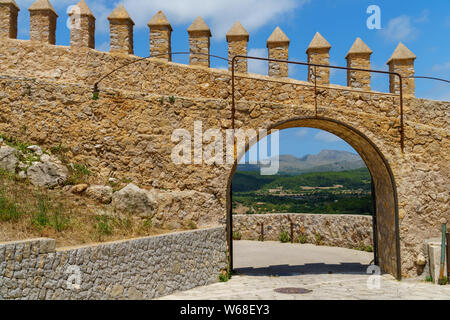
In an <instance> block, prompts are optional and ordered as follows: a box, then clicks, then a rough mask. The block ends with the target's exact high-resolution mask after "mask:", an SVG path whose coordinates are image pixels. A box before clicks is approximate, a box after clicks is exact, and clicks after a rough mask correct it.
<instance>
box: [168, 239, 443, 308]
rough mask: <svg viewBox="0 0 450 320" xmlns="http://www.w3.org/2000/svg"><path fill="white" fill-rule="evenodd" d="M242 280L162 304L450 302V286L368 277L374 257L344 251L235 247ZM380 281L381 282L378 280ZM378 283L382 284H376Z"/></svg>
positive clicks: (180, 295) (181, 294)
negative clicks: (298, 290) (296, 290)
mask: <svg viewBox="0 0 450 320" xmlns="http://www.w3.org/2000/svg"><path fill="white" fill-rule="evenodd" d="M234 254H235V255H234V261H235V268H236V271H237V272H238V275H235V276H233V277H232V279H231V280H230V281H228V282H227V283H216V284H213V285H210V286H205V287H199V288H196V289H193V290H189V291H185V292H179V293H175V294H173V295H170V296H167V297H163V298H162V299H163V300H172V299H176V300H219V299H220V300H228V299H232V300H321V299H332V300H339V299H366V300H368V299H389V300H403V299H408V300H414V299H426V300H434V299H450V286H437V285H433V284H430V283H425V282H418V281H411V280H403V281H401V282H399V281H397V280H395V279H394V278H393V277H392V276H390V275H382V276H381V277H380V278H378V279H377V278H374V277H371V275H368V274H367V273H366V272H367V268H368V267H369V265H370V262H371V261H372V260H373V254H371V253H367V252H360V251H354V250H348V249H342V248H331V247H317V246H314V245H300V244H294V245H292V244H281V243H278V242H264V243H262V242H253V241H237V242H235V252H234ZM378 280H379V281H378ZM378 284H379V285H378ZM292 287H296V288H304V289H308V290H311V292H310V293H307V294H299V295H296V294H281V293H277V292H275V291H274V290H275V289H278V288H292Z"/></svg>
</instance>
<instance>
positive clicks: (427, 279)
mask: <svg viewBox="0 0 450 320" xmlns="http://www.w3.org/2000/svg"><path fill="white" fill-rule="evenodd" d="M425 281H426V282H433V277H431V276H427V277H426V278H425Z"/></svg>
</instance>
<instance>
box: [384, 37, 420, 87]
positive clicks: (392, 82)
mask: <svg viewBox="0 0 450 320" xmlns="http://www.w3.org/2000/svg"><path fill="white" fill-rule="evenodd" d="M415 60H416V55H415V54H414V53H412V52H411V51H410V50H409V49H408V48H407V47H405V45H404V44H403V43H400V44H399V45H398V47H397V49H395V51H394V53H393V55H392V57H391V58H390V59H389V61H388V62H387V64H388V65H389V71H390V72H397V73H399V74H400V75H401V76H402V78H403V94H404V95H405V96H414V95H415V90H416V82H415V80H414V78H408V77H411V76H414V73H415V71H414V61H415ZM389 89H390V92H391V93H395V94H399V93H400V81H399V79H398V76H395V75H391V76H390V77H389Z"/></svg>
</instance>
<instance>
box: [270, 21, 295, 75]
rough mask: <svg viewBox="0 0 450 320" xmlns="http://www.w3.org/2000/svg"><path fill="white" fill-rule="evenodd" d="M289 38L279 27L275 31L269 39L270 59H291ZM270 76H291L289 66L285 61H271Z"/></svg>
mask: <svg viewBox="0 0 450 320" xmlns="http://www.w3.org/2000/svg"><path fill="white" fill-rule="evenodd" d="M289 43H290V40H289V38H288V37H287V36H286V35H285V34H284V32H283V31H281V29H280V28H279V27H276V29H275V30H274V31H273V33H272V35H271V36H270V37H269V39H268V40H267V49H268V50H269V59H278V60H289ZM269 76H270V77H276V78H287V77H289V66H288V64H287V63H284V62H273V61H269Z"/></svg>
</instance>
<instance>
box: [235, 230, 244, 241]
mask: <svg viewBox="0 0 450 320" xmlns="http://www.w3.org/2000/svg"><path fill="white" fill-rule="evenodd" d="M241 239H242V235H241V233H240V232H239V231H235V232H233V240H241Z"/></svg>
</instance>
